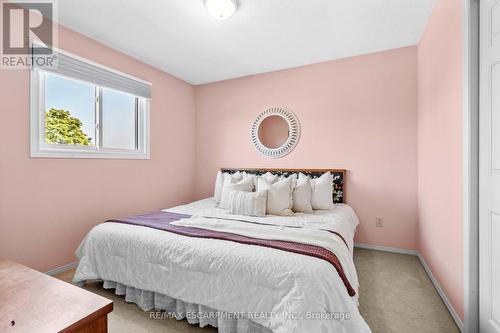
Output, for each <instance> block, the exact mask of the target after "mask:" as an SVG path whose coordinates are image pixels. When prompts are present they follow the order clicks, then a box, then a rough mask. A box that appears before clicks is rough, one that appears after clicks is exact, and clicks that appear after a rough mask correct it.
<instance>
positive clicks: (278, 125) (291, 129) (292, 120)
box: [252, 107, 300, 157]
mask: <svg viewBox="0 0 500 333" xmlns="http://www.w3.org/2000/svg"><path fill="white" fill-rule="evenodd" d="M299 136H300V125H299V121H298V120H297V117H296V116H295V114H294V113H293V112H292V111H290V110H288V109H287V108H284V107H272V108H269V109H267V110H265V111H263V112H261V113H260V114H259V115H258V116H257V118H256V119H255V121H254V122H253V125H252V142H253V144H254V145H255V148H257V150H258V151H260V152H261V153H262V154H264V155H266V156H270V157H282V156H285V155H286V154H288V153H289V152H291V151H292V150H293V148H294V147H295V145H296V144H297V142H298V141H299Z"/></svg>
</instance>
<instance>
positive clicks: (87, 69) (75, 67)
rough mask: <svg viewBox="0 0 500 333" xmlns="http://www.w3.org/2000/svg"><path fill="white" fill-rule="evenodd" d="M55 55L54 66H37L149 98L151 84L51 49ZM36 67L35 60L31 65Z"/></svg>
mask: <svg viewBox="0 0 500 333" xmlns="http://www.w3.org/2000/svg"><path fill="white" fill-rule="evenodd" d="M53 52H54V55H55V56H56V66H51V67H47V66H43V67H38V69H42V70H44V71H47V72H51V73H54V74H61V75H66V76H69V77H72V78H75V79H79V80H82V81H87V82H91V83H94V84H96V85H100V86H104V87H107V88H111V89H115V90H119V91H123V92H126V93H129V94H132V95H136V96H139V97H144V98H148V99H150V98H151V85H150V84H148V83H144V82H142V81H138V80H135V79H133V78H130V77H127V76H125V75H120V74H119V73H115V72H113V71H110V70H107V69H105V68H102V67H100V66H96V65H93V64H92V63H89V62H86V61H83V60H80V59H77V58H75V57H71V56H69V55H66V54H63V53H61V52H57V51H55V50H54V51H53ZM33 67H34V68H35V69H36V68H37V66H36V62H35V64H34V66H33Z"/></svg>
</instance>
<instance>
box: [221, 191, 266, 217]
mask: <svg viewBox="0 0 500 333" xmlns="http://www.w3.org/2000/svg"><path fill="white" fill-rule="evenodd" d="M229 197H230V199H229V201H230V208H229V213H230V214H237V215H246V216H260V217H262V216H266V200H267V191H260V192H244V191H231V192H230V193H229Z"/></svg>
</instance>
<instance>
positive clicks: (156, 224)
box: [106, 211, 356, 296]
mask: <svg viewBox="0 0 500 333" xmlns="http://www.w3.org/2000/svg"><path fill="white" fill-rule="evenodd" d="M190 217H191V215H186V214H178V213H170V212H163V211H161V212H157V213H149V214H142V215H134V216H129V217H125V218H118V219H111V220H107V221H106V222H116V223H124V224H132V225H138V226H142V227H148V228H153V229H158V230H164V231H168V232H172V233H175V234H178V235H183V236H188V237H197V238H212V239H220V240H226V241H232V242H237V243H241V244H249V245H259V246H264V247H269V248H273V249H278V250H282V251H287V252H292V253H298V254H303V255H307V256H310V257H315V258H319V259H323V260H326V261H328V262H329V263H330V264H332V265H333V266H334V267H335V269H336V270H337V273H338V274H339V276H340V278H341V279H342V282H344V285H345V287H346V289H347V292H348V294H349V296H354V295H355V294H356V292H355V290H354V288H352V286H351V284H350V282H349V280H348V279H347V277H346V275H345V273H344V269H343V268H342V265H341V264H340V261H339V259H338V258H337V256H336V255H335V254H334V253H333V252H331V251H329V250H327V249H325V248H322V247H320V246H315V245H308V244H301V243H296V242H288V241H281V240H269V239H260V238H252V237H247V236H242V235H238V234H232V233H228V232H219V231H213V230H206V229H200V228H193V227H184V226H176V225H172V224H171V223H172V222H174V221H178V220H182V219H185V218H190ZM335 234H336V235H338V236H339V237H340V238H341V239H342V240H343V241H344V243H345V240H344V239H343V238H342V236H340V235H339V234H337V233H335Z"/></svg>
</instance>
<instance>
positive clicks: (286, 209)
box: [257, 177, 293, 216]
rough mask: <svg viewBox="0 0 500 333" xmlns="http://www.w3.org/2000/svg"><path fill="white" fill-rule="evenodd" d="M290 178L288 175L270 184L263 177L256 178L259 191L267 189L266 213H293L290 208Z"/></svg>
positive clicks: (285, 214)
mask: <svg viewBox="0 0 500 333" xmlns="http://www.w3.org/2000/svg"><path fill="white" fill-rule="evenodd" d="M292 178H293V177H288V178H284V179H282V180H279V181H277V182H276V183H274V184H270V183H268V182H267V181H265V180H264V179H263V178H258V179H257V188H258V189H259V191H263V190H267V207H266V212H267V214H272V215H283V216H287V215H293V212H292V210H291V208H292Z"/></svg>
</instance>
